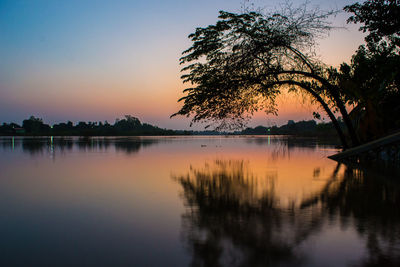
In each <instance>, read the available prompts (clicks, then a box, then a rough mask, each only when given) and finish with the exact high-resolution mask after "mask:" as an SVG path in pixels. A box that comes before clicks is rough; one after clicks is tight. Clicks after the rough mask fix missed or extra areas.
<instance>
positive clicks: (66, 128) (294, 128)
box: [0, 115, 344, 137]
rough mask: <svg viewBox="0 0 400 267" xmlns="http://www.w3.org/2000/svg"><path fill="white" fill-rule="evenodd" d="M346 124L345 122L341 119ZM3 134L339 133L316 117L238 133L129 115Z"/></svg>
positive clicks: (28, 124) (2, 130) (29, 122)
mask: <svg viewBox="0 0 400 267" xmlns="http://www.w3.org/2000/svg"><path fill="white" fill-rule="evenodd" d="M339 122H340V124H341V126H342V127H344V125H343V122H342V121H341V120H339ZM0 135H3V136H7V135H8V136H9V135H21V136H24V135H26V136H40V135H45V136H46V135H54V136H132V135H133V136H135V135H299V136H331V137H332V136H335V128H334V126H333V125H332V123H317V122H316V121H314V120H309V121H299V122H294V121H293V120H289V121H288V123H287V124H285V125H282V126H272V127H265V126H261V125H260V126H257V127H255V128H246V129H244V130H242V131H236V132H221V131H211V130H206V131H185V130H168V129H162V128H159V127H157V126H153V125H151V124H147V123H142V122H140V120H139V119H138V118H135V117H133V116H130V115H126V116H125V118H124V119H116V120H115V123H114V124H113V125H111V124H110V123H108V122H107V121H105V122H101V121H99V122H82V121H81V122H78V123H77V124H75V125H74V123H73V122H71V121H68V122H62V123H58V124H54V125H53V126H50V125H48V124H46V123H44V122H43V120H42V119H41V118H36V117H35V116H31V117H30V118H29V119H26V120H24V121H23V122H22V126H21V125H18V124H16V123H3V124H2V125H0Z"/></svg>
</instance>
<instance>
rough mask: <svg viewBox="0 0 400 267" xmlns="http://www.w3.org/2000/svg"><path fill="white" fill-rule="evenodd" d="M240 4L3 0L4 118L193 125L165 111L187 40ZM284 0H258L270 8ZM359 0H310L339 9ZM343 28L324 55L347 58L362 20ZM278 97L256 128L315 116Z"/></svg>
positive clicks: (177, 87)
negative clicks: (127, 118) (126, 118)
mask: <svg viewBox="0 0 400 267" xmlns="http://www.w3.org/2000/svg"><path fill="white" fill-rule="evenodd" d="M241 2H242V1H241V0H202V1H198V0H197V1H194V0H164V1H161V0H159V1H153V0H131V1H122V0H114V1H108V0H104V1H101V0H76V1H73V0H68V1H61V0H54V1H52V0H47V1H44V0H43V1H42V0H35V1H32V0H26V1H19V0H10V1H6V0H0V123H3V122H11V121H13V122H17V123H21V122H22V120H23V119H25V118H27V117H29V116H30V115H35V116H38V117H41V118H43V119H44V121H45V122H47V123H51V124H52V123H55V122H61V121H66V120H72V121H73V122H77V121H80V120H82V121H100V120H101V121H104V120H108V121H109V122H114V120H115V118H117V117H122V116H123V115H125V114H131V115H133V116H135V117H138V118H139V119H140V120H141V121H142V122H147V123H151V124H155V125H158V126H160V127H162V128H173V129H189V120H188V119H186V118H182V117H175V118H173V119H170V118H169V116H170V115H171V114H172V113H174V112H176V111H177V110H178V109H179V107H180V103H177V99H178V98H180V97H181V96H182V93H181V92H182V90H183V89H184V88H185V85H183V84H182V82H181V80H180V75H181V74H180V68H181V66H180V65H179V57H180V55H181V52H182V51H183V50H185V49H186V48H188V47H189V46H190V42H189V40H188V39H187V35H188V34H190V33H191V32H193V31H194V29H195V28H196V27H204V26H207V25H209V24H212V23H215V22H216V19H217V16H218V11H219V10H226V11H231V12H240V8H241ZM280 2H282V1H275V0H274V1H253V3H254V4H255V5H256V6H260V7H266V8H267V9H268V8H273V7H275V6H277V5H278V4H279V3H280ZM301 2H303V1H301ZM301 2H300V1H294V3H301ZM353 2H354V1H348V0H332V1H311V5H319V6H320V7H321V8H323V9H334V8H342V7H343V6H344V5H346V4H351V3H353ZM346 17H347V15H346V14H340V15H338V16H337V17H336V18H333V21H334V24H335V25H336V26H345V25H346V24H345V20H346ZM346 27H347V29H336V30H334V31H333V32H332V33H331V34H330V36H329V37H327V38H325V39H324V40H321V42H320V46H319V48H318V52H319V54H320V57H321V58H322V59H323V61H324V62H326V63H328V64H331V65H334V66H337V65H338V64H340V63H341V62H343V61H349V60H350V57H351V55H352V54H353V53H354V51H355V50H356V49H357V47H358V46H359V45H360V44H362V42H363V36H362V34H361V33H359V32H358V31H357V28H358V26H354V25H348V26H346ZM279 102H280V105H279V116H278V117H276V116H272V115H270V116H268V117H267V116H266V115H265V114H262V113H261V114H257V115H256V116H255V118H254V120H253V121H252V122H251V123H250V126H255V125H259V124H263V125H267V126H269V125H271V124H278V125H280V124H282V123H286V121H287V120H288V119H294V120H301V119H311V118H312V110H313V109H312V107H311V106H310V105H309V104H307V103H296V102H297V101H296V100H295V99H294V98H293V97H289V96H281V97H280V98H279ZM195 129H199V127H196V128H195Z"/></svg>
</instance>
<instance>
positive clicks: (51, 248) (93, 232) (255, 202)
mask: <svg viewBox="0 0 400 267" xmlns="http://www.w3.org/2000/svg"><path fill="white" fill-rule="evenodd" d="M336 152H338V149H337V148H335V146H334V145H332V144H329V143H321V142H319V141H318V140H315V139H300V138H293V137H282V136H260V137H250V136H240V137H238V136H235V137H224V136H214V137H203V136H195V137H108V138H102V137H97V138H72V137H68V138H60V137H54V138H53V137H37V138H22V137H15V138H12V137H2V138H0V236H1V244H0V250H1V254H0V265H1V266H190V265H192V266H400V208H399V207H400V206H399V205H400V179H399V177H398V176H397V175H395V174H393V173H390V172H385V171H382V170H374V169H369V168H367V169H360V168H355V167H350V166H346V165H344V164H338V163H337V162H335V161H332V160H330V159H328V158H327V156H329V155H332V154H334V153H336Z"/></svg>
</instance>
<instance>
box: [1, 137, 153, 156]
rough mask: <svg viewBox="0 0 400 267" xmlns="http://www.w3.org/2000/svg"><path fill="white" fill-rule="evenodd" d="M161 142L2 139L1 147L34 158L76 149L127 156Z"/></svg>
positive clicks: (58, 138)
mask: <svg viewBox="0 0 400 267" xmlns="http://www.w3.org/2000/svg"><path fill="white" fill-rule="evenodd" d="M159 141H160V140H158V139H151V138H141V137H52V136H51V137H36V138H35V137H22V138H21V137H20V138H16V137H8V138H7V137H6V138H0V147H1V148H2V149H3V150H4V151H7V150H12V151H14V150H16V149H21V150H22V151H23V152H25V153H28V154H30V155H32V156H34V155H37V154H45V153H49V154H54V153H55V152H56V151H60V152H66V151H72V150H74V149H75V148H76V149H78V150H79V151H92V152H95V151H97V152H98V151H103V152H107V151H108V150H109V149H111V148H115V150H116V151H121V152H124V153H127V154H132V153H137V152H138V151H139V150H140V149H141V148H143V147H147V146H150V145H153V144H157V143H158V142H159Z"/></svg>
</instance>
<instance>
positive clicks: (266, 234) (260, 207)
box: [173, 159, 400, 266]
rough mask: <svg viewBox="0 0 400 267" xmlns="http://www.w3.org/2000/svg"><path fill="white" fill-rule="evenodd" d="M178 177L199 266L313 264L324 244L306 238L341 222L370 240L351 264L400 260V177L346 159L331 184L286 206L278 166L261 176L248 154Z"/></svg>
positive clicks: (188, 233)
mask: <svg viewBox="0 0 400 267" xmlns="http://www.w3.org/2000/svg"><path fill="white" fill-rule="evenodd" d="M341 169H343V171H341ZM320 172H321V170H319V168H315V169H314V171H313V173H310V175H313V176H314V177H315V178H318V177H319V175H320ZM173 178H174V180H176V181H177V182H178V183H179V184H180V185H181V187H182V189H183V193H182V197H183V200H184V202H185V205H186V207H187V210H186V212H185V213H184V214H183V216H182V220H183V222H182V225H183V226H182V229H183V236H184V239H185V240H186V244H187V247H188V250H189V251H190V252H191V254H192V262H191V264H192V266H271V265H272V266H275V265H279V266H299V265H304V266H309V264H310V263H309V262H308V260H309V258H311V257H314V256H315V255H313V254H315V253H318V249H317V250H315V251H310V250H309V248H308V247H307V245H304V244H306V243H307V242H306V241H307V240H308V239H310V238H312V236H315V235H318V234H320V233H321V232H324V231H325V230H326V228H328V227H329V225H332V224H335V222H336V221H339V224H340V227H341V228H354V229H355V230H356V231H357V232H358V234H359V235H360V236H361V237H362V239H363V240H364V243H365V244H364V246H365V248H366V252H367V253H366V254H365V255H364V256H363V257H362V258H359V259H358V260H357V261H356V262H348V263H347V264H351V265H354V266H400V209H399V204H400V186H399V183H398V182H396V181H393V180H387V179H383V178H382V177H379V176H377V175H376V174H375V175H373V174H372V175H371V174H370V173H368V172H362V171H360V170H357V169H351V168H349V167H346V166H341V165H340V164H338V165H336V166H335V168H334V169H333V170H332V173H331V175H330V178H329V179H328V180H327V181H326V183H325V186H323V187H322V188H321V189H319V190H318V191H317V192H315V193H314V194H313V195H311V196H308V197H305V198H303V199H301V200H300V201H293V203H289V205H287V206H284V207H283V206H282V205H280V198H281V196H280V195H279V194H278V193H277V192H276V190H275V181H276V180H277V179H279V176H278V175H277V173H275V174H271V173H267V174H264V175H260V174H259V173H255V172H253V171H252V169H251V168H249V166H248V164H247V163H246V162H244V161H240V160H239V161H232V160H220V159H217V160H215V161H213V162H211V163H210V162H207V163H205V164H204V166H203V167H197V168H195V167H190V169H189V170H188V171H187V173H186V174H184V175H178V176H173ZM296 203H300V204H299V205H296ZM349 249H350V247H349ZM330 257H331V258H326V259H324V260H325V261H326V262H330V260H334V258H335V257H336V255H335V251H332V254H331V255H330ZM316 265H318V264H316Z"/></svg>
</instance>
